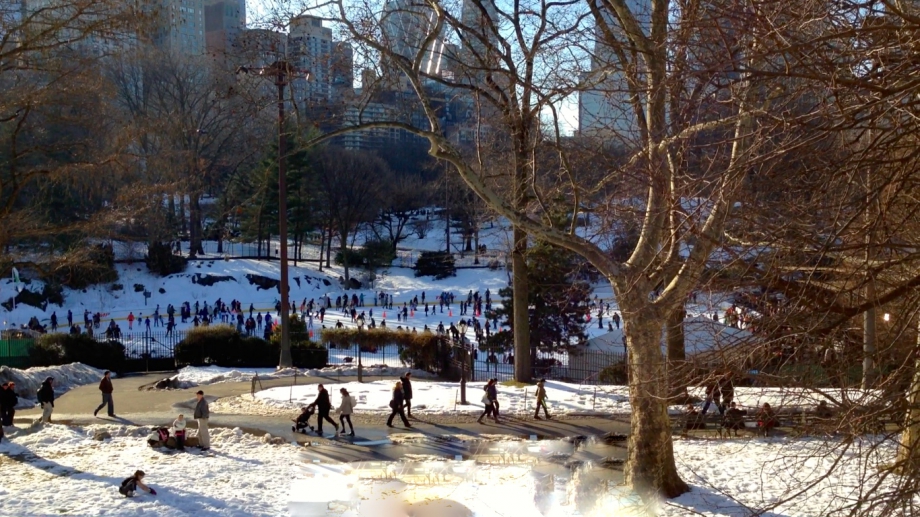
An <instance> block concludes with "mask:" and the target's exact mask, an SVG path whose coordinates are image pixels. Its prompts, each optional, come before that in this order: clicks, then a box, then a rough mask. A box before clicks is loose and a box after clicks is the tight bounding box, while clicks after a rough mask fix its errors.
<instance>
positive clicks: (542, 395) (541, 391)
mask: <svg viewBox="0 0 920 517" xmlns="http://www.w3.org/2000/svg"><path fill="white" fill-rule="evenodd" d="M545 384H546V379H540V380H539V381H537V407H536V409H534V412H533V417H534V418H535V419H537V420H540V408H541V407H542V408H543V414H544V415H545V416H546V419H547V420H551V418H552V417H550V416H549V410H548V409H547V408H546V386H545Z"/></svg>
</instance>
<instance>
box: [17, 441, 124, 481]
mask: <svg viewBox="0 0 920 517" xmlns="http://www.w3.org/2000/svg"><path fill="white" fill-rule="evenodd" d="M0 451H4V452H6V454H5V457H6V458H7V459H9V460H12V461H16V462H19V463H23V464H26V465H29V466H31V467H34V468H37V469H40V470H43V471H45V472H47V473H49V474H51V475H53V476H57V477H75V478H79V479H87V480H89V481H96V482H99V483H104V484H106V485H111V486H113V487H116V488H117V487H118V485H119V483H120V482H121V480H122V479H123V478H122V477H107V476H98V475H96V474H92V473H90V472H86V471H83V470H80V469H76V468H73V467H68V466H66V465H61V464H60V463H58V462H56V461H54V460H50V459H48V458H45V457H42V456H39V455H37V454H35V453H34V452H32V451H31V450H29V449H28V448H27V447H24V446H22V445H19V444H17V443H14V442H8V441H6V440H4V442H3V444H2V446H0Z"/></svg>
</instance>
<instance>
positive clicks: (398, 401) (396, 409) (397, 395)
mask: <svg viewBox="0 0 920 517" xmlns="http://www.w3.org/2000/svg"><path fill="white" fill-rule="evenodd" d="M405 401H406V396H405V394H404V393H403V385H402V382H401V381H396V385H395V386H393V397H392V398H391V399H390V418H387V427H393V418H394V417H395V416H396V415H399V418H401V419H402V422H403V425H404V426H406V427H412V424H410V423H409V420H408V419H407V418H406V412H405V411H403V404H404V403H405Z"/></svg>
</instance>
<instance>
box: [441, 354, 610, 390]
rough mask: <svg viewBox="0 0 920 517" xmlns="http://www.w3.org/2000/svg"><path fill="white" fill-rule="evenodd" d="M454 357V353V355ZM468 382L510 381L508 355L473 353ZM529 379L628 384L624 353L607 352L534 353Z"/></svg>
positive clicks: (511, 362)
mask: <svg viewBox="0 0 920 517" xmlns="http://www.w3.org/2000/svg"><path fill="white" fill-rule="evenodd" d="M455 355H457V354H455ZM469 362H470V365H469V367H468V371H467V373H468V377H467V380H469V381H485V380H488V379H492V378H495V379H498V380H499V381H508V380H512V379H514V357H513V355H512V354H497V353H489V352H483V351H480V350H474V351H473V352H472V353H470V354H469ZM532 368H533V377H534V378H535V379H548V380H554V381H560V382H570V383H573V384H618V385H625V384H627V383H628V377H627V375H626V371H627V369H626V354H622V353H607V352H583V351H571V352H539V351H538V352H536V353H535V354H534V356H533V358H532Z"/></svg>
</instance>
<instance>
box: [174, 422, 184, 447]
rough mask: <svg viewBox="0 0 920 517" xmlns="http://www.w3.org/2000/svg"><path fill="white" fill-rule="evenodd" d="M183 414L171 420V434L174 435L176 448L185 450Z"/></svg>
mask: <svg viewBox="0 0 920 517" xmlns="http://www.w3.org/2000/svg"><path fill="white" fill-rule="evenodd" d="M185 424H186V421H185V415H179V418H177V419H176V420H175V421H174V422H173V436H175V437H176V449H178V450H180V451H184V450H185Z"/></svg>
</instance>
